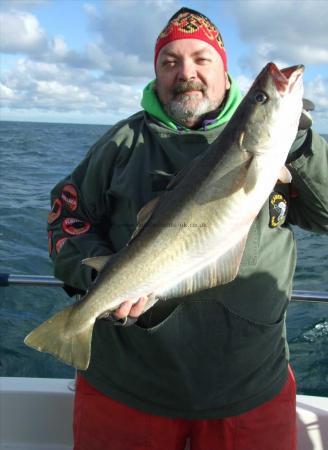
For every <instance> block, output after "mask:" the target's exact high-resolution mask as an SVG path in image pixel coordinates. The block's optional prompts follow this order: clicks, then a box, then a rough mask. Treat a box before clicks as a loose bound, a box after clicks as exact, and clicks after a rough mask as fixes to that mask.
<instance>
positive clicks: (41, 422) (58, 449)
mask: <svg viewBox="0 0 328 450" xmlns="http://www.w3.org/2000/svg"><path fill="white" fill-rule="evenodd" d="M72 382H73V380H67V379H50V378H16V377H10V378H6V377H2V378H0V394H1V400H0V401H1V406H0V408H1V409H0V421H1V428H0V449H1V450H71V449H72V442H73V437H72V413H73V397H74V393H73V391H72V390H71V389H70V388H72ZM297 415H298V450H328V398H325V397H311V396H305V395H298V396H297Z"/></svg>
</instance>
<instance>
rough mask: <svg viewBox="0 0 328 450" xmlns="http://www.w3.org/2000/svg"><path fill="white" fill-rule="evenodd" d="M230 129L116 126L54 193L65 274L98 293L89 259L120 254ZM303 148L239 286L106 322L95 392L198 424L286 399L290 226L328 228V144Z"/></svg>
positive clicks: (52, 231)
mask: <svg viewBox="0 0 328 450" xmlns="http://www.w3.org/2000/svg"><path fill="white" fill-rule="evenodd" d="M223 127H224V124H219V125H217V126H215V127H213V128H211V129H209V130H206V131H202V130H182V131H181V130H179V129H178V127H175V126H170V125H166V124H163V123H162V122H161V121H160V120H158V119H156V118H154V117H153V115H150V114H148V113H147V112H144V111H142V112H139V113H137V114H135V115H133V116H132V117H130V118H129V119H127V120H124V121H122V122H119V123H118V124H117V125H115V126H114V127H113V128H111V129H110V130H109V131H108V133H106V134H105V136H103V138H101V139H100V140H99V141H98V142H97V143H96V144H95V145H94V146H93V147H92V148H91V149H90V151H89V153H88V154H87V156H86V158H85V159H84V161H82V162H81V164H80V165H79V166H78V167H77V168H76V169H75V170H74V172H73V173H72V174H71V175H70V176H69V177H67V178H66V179H65V180H63V181H62V182H60V183H59V184H58V185H57V186H56V187H55V188H54V189H53V191H52V202H53V203H54V204H55V205H56V204H57V206H54V208H53V211H52V213H51V214H50V215H49V222H50V224H49V242H50V250H51V257H52V259H53V261H54V267H55V275H56V276H57V277H58V278H60V279H62V280H64V281H65V283H67V285H69V286H72V287H74V288H78V289H82V290H85V289H87V288H88V286H89V285H90V283H91V280H92V272H91V269H90V268H88V267H86V266H82V265H81V260H82V259H84V258H86V257H89V256H96V255H104V254H110V253H113V252H117V251H119V250H120V249H121V248H122V247H123V246H124V245H125V244H126V243H127V241H128V240H129V238H130V236H131V234H132V232H133V230H134V228H135V226H136V215H137V213H138V211H139V210H140V209H141V207H142V206H143V205H144V204H145V203H147V202H148V201H149V200H151V199H152V198H154V197H157V196H158V195H160V193H161V192H162V191H163V190H164V189H165V186H166V184H167V182H168V178H167V176H165V174H175V173H177V172H178V171H179V170H180V169H182V168H183V167H184V166H186V164H188V163H189V162H190V161H191V160H192V159H193V158H195V157H196V156H197V155H199V154H201V153H202V152H204V151H205V150H206V149H207V148H208V146H209V145H210V144H212V143H214V142H215V141H216V139H217V138H218V136H219V135H220V133H221V131H222V129H223ZM293 150H295V151H296V153H293V155H291V157H290V160H291V161H292V162H290V164H289V168H290V171H291V172H292V175H293V181H292V186H290V185H282V184H279V185H277V186H276V187H275V189H274V192H273V193H272V194H271V195H270V197H269V199H268V200H267V202H266V203H265V204H264V206H263V208H262V210H261V212H260V213H259V215H258V217H257V219H256V220H255V222H254V223H253V225H252V228H251V230H250V233H249V236H248V240H247V244H246V249H245V252H244V255H243V259H242V263H241V267H240V270H239V273H238V276H237V277H236V279H235V280H234V281H233V282H231V283H229V284H227V285H225V286H220V287H217V288H214V289H209V290H205V291H202V292H200V293H198V294H197V295H192V296H188V297H185V298H183V299H172V300H167V301H165V302H164V301H163V302H158V303H157V304H156V305H155V306H154V307H153V308H151V309H150V310H149V311H147V312H146V313H145V314H144V315H142V316H141V317H140V319H139V320H138V322H137V323H136V324H134V325H132V326H130V327H127V328H120V327H117V326H114V325H113V323H112V322H110V321H108V320H105V319H100V320H97V322H96V325H95V328H94V334H93V341H92V359H91V363H90V366H89V368H88V370H87V371H85V372H83V375H84V376H85V377H86V378H87V379H88V381H89V382H90V383H91V384H92V385H94V386H95V387H96V388H98V389H99V390H100V391H102V392H104V393H105V394H108V395H109V396H111V397H112V398H114V399H116V400H119V401H121V402H124V403H126V404H128V405H130V406H132V407H135V408H139V409H140V410H143V411H148V412H151V413H154V414H159V415H164V416H169V417H183V418H189V419H194V418H203V419H204V418H219V417H226V416H232V415H237V414H240V413H243V412H245V411H248V410H250V409H251V408H254V407H256V406H258V405H260V404H262V403H263V402H265V401H267V400H270V399H271V398H273V397H274V396H275V395H276V394H277V393H278V392H279V391H280V389H281V388H282V386H283V384H284V382H285V380H286V376H287V364H288V348H287V345H286V338H285V313H286V308H287V305H288V301H289V298H290V293H291V289H292V278H293V274H294V269H295V262H296V250H295V242H294V237H293V232H292V229H291V227H290V224H296V225H299V226H301V227H303V228H305V229H309V230H312V231H316V232H327V230H328V197H327V195H326V193H327V184H328V177H327V173H328V145H327V143H326V141H324V140H323V139H322V138H321V137H320V136H318V135H317V134H315V133H313V132H312V131H311V130H310V131H309V132H308V133H307V134H303V135H302V136H301V135H300V136H299V138H298V140H297V141H296V142H295V144H294V146H293ZM295 155H297V157H296V156H295ZM294 158H296V159H294ZM293 159H294V160H293ZM291 191H292V193H293V195H292V196H290V192H291ZM56 199H57V200H56ZM278 204H280V207H279V208H280V209H279V208H278V210H277V207H278V206H279V205H278ZM282 204H283V205H285V206H286V207H287V209H286V208H282V207H281V205H282ZM277 211H278V213H279V214H278V213H277Z"/></svg>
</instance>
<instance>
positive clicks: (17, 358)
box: [0, 122, 328, 396]
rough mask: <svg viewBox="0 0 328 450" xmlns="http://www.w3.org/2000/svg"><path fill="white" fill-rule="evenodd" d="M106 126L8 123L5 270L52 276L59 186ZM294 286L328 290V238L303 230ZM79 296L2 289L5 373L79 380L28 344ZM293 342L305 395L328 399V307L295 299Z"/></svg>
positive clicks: (0, 235) (2, 144)
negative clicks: (53, 201) (54, 201)
mask: <svg viewBox="0 0 328 450" xmlns="http://www.w3.org/2000/svg"><path fill="white" fill-rule="evenodd" d="M108 129H109V126H106V125H76V124H53V123H27V122H1V124H0V273H10V274H25V275H52V265H51V262H50V260H49V257H48V251H47V234H46V221H47V215H48V212H49V192H50V190H51V188H52V187H53V186H54V185H55V184H56V183H57V182H58V181H59V180H61V179H62V178H63V177H65V176H66V175H68V174H69V173H70V172H71V171H72V169H73V168H74V167H75V166H76V165H77V164H78V163H79V162H80V161H81V160H82V158H83V157H84V155H85V154H86V152H87V151H88V149H89V148H90V146H91V145H92V144H93V143H95V142H96V141H97V139H98V138H99V137H101V136H102V135H103V134H104V133H105V132H106V131H107V130H108ZM295 234H296V238H297V242H298V264H297V269H296V274H295V279H294V289H304V290H318V291H326V292H327V291H328V238H327V236H322V235H315V234H312V233H309V232H305V231H302V230H300V229H295ZM71 302H72V299H71V298H70V297H68V296H67V295H66V294H65V293H64V291H63V290H62V289H60V288H45V287H27V286H20V287H18V286H10V287H3V288H1V287H0V376H31V377H58V378H66V377H73V376H74V370H73V369H72V368H70V367H68V366H66V365H64V364H61V363H60V362H58V361H57V360H56V359H54V358H52V357H51V356H49V355H46V354H43V353H39V352H36V351H34V350H32V349H30V348H28V347H26V346H25V345H24V343H23V340H24V337H25V335H26V334H27V333H28V332H29V331H31V329H33V328H34V327H35V326H36V325H37V324H39V323H40V322H42V321H43V320H45V319H46V318H48V317H49V316H50V315H52V314H53V313H55V312H56V311H58V310H60V309H61V308H63V307H64V306H66V305H68V304H70V303H71ZM287 324H288V341H289V346H290V352H291V362H292V364H293V367H294V370H295V372H296V379H297V383H298V392H299V393H303V394H312V395H325V396H327V395H328V383H327V381H328V372H327V367H328V345H327V344H328V304H318V303H313V304H310V303H298V302H292V303H291V304H290V306H289V309H288V316H287Z"/></svg>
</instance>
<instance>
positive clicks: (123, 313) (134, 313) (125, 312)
mask: <svg viewBox="0 0 328 450" xmlns="http://www.w3.org/2000/svg"><path fill="white" fill-rule="evenodd" d="M147 300H148V298H147V297H141V298H139V300H138V301H137V303H135V304H133V302H132V301H131V300H126V301H125V302H123V303H122V304H121V306H120V307H119V308H117V309H116V311H115V312H114V313H113V316H114V317H116V318H117V319H123V318H125V317H127V316H130V317H139V316H140V315H141V314H142V312H143V310H144V308H145V306H146V303H147Z"/></svg>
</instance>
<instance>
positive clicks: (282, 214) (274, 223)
mask: <svg viewBox="0 0 328 450" xmlns="http://www.w3.org/2000/svg"><path fill="white" fill-rule="evenodd" d="M269 201H270V204H269V210H270V224H269V226H270V228H276V227H279V226H280V225H282V224H283V223H284V222H285V220H286V216H287V200H286V199H285V197H284V196H283V195H282V194H280V193H279V192H272V193H271V195H270V198H269Z"/></svg>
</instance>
